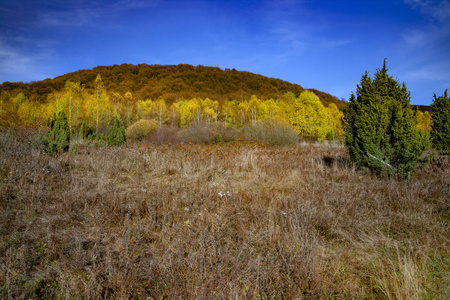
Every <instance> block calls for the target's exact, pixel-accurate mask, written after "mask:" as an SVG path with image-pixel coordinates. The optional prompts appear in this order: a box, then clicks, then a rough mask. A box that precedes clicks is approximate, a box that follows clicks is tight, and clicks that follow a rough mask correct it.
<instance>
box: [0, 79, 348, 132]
mask: <svg viewBox="0 0 450 300" xmlns="http://www.w3.org/2000/svg"><path fill="white" fill-rule="evenodd" d="M106 86H107V85H106V84H105V83H104V81H103V79H102V77H101V76H100V74H98V75H97V77H96V78H95V80H94V83H93V88H92V89H86V88H85V87H84V86H83V85H81V83H80V82H73V81H70V80H68V81H67V82H66V83H65V85H64V87H63V89H62V90H61V91H57V92H53V93H51V94H49V95H48V97H47V100H46V101H44V102H42V103H41V102H36V101H31V100H30V99H28V98H27V97H26V96H25V95H24V94H23V93H19V94H17V95H16V96H15V97H11V96H10V95H8V94H7V93H5V92H2V94H1V95H2V102H1V111H0V117H1V120H2V123H3V126H7V125H8V123H9V124H11V123H14V122H16V123H20V124H23V125H30V126H32V125H39V124H44V123H45V122H46V120H47V119H48V118H49V117H51V116H52V115H53V114H54V113H55V112H58V113H59V112H64V113H65V115H66V117H67V122H68V126H69V130H70V132H71V133H72V134H74V133H76V132H78V131H79V130H80V128H81V126H82V124H83V122H84V123H86V124H88V125H90V126H93V127H95V132H96V134H98V133H107V131H108V129H109V127H110V125H111V124H112V122H113V120H114V116H115V115H116V114H117V115H119V116H120V118H121V119H122V120H123V122H124V126H125V127H128V126H130V125H132V124H133V123H135V122H137V121H138V120H141V119H154V120H156V121H157V124H158V126H163V125H170V126H177V127H187V126H190V125H193V124H197V123H205V124H210V123H213V122H222V123H223V124H225V125H227V126H235V127H243V126H246V125H247V124H250V123H251V122H255V121H257V120H261V119H266V118H275V117H276V118H279V119H283V120H286V121H287V122H289V123H290V124H291V125H292V127H293V128H294V129H295V130H296V131H297V132H298V134H299V135H300V136H302V137H304V138H308V139H318V140H325V139H326V138H328V139H334V138H336V137H339V136H342V133H343V132H342V122H341V119H342V112H341V111H340V110H339V108H338V106H337V105H336V104H334V103H330V104H329V105H328V106H324V105H323V103H322V102H321V101H320V99H319V97H318V96H317V95H316V94H315V93H314V92H312V91H309V90H303V91H301V92H300V93H299V94H298V95H295V94H294V93H293V92H287V93H285V94H283V95H281V96H280V97H277V98H275V99H273V98H270V99H266V100H263V99H261V98H258V97H257V96H256V95H251V96H250V97H249V98H248V99H245V98H244V99H241V100H240V101H238V100H232V101H223V102H219V101H218V100H212V99H210V98H208V97H206V98H199V97H195V98H191V99H182V100H178V101H174V102H172V103H170V102H169V101H166V99H163V98H159V99H156V100H152V99H145V100H140V99H139V98H138V97H136V96H135V95H134V94H133V93H132V92H130V91H127V92H126V93H124V94H120V93H118V92H110V91H108V90H107V88H106Z"/></svg>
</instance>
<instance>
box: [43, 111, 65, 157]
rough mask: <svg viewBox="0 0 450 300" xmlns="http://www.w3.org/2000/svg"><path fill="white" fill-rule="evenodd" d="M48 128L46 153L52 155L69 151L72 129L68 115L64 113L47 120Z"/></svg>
mask: <svg viewBox="0 0 450 300" xmlns="http://www.w3.org/2000/svg"><path fill="white" fill-rule="evenodd" d="M47 126H48V127H49V130H48V132H47V137H46V141H45V148H46V151H47V152H48V153H50V154H53V153H60V152H65V151H69V145H70V129H69V122H68V121H67V116H66V114H65V113H64V112H63V111H62V112H59V113H55V114H53V118H52V117H50V118H49V119H48V120H47Z"/></svg>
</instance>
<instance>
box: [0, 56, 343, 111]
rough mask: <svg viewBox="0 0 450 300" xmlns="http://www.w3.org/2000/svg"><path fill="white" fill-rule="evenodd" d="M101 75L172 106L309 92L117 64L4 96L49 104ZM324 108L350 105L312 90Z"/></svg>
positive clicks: (225, 75) (270, 82) (268, 81)
mask: <svg viewBox="0 0 450 300" xmlns="http://www.w3.org/2000/svg"><path fill="white" fill-rule="evenodd" d="M98 74H100V75H101V77H102V80H103V82H104V85H105V88H106V90H107V91H108V92H118V93H121V94H122V95H123V94H125V93H126V92H127V91H131V92H132V93H133V95H134V98H137V99H158V98H160V97H161V98H164V99H165V100H166V101H167V102H169V103H170V102H172V101H175V100H179V99H191V98H194V97H200V98H206V97H208V98H211V99H214V100H218V101H220V102H222V101H225V100H238V101H240V100H245V99H249V98H250V96H251V95H256V96H258V98H260V99H269V98H273V99H277V98H279V97H280V96H281V95H283V94H284V93H286V92H292V93H294V94H295V95H298V94H300V93H301V92H302V91H303V90H304V88H303V87H301V86H300V85H298V84H292V83H289V82H287V81H283V80H281V79H275V78H269V77H265V76H262V75H258V74H253V73H250V72H246V71H237V70H235V69H232V70H230V69H225V70H222V69H220V68H217V67H205V66H192V65H186V64H180V65H147V64H139V65H131V64H122V65H113V66H98V67H96V68H94V69H92V70H79V71H76V72H72V73H67V74H65V75H62V76H58V77H55V78H54V79H45V80H42V81H37V82H31V83H20V82H15V83H10V82H5V83H3V84H2V85H1V86H0V89H1V90H2V91H7V92H9V93H10V94H11V95H15V94H17V93H19V92H23V93H24V94H25V95H26V96H27V97H28V98H29V99H30V100H33V101H37V102H44V101H46V99H47V96H48V95H49V94H51V93H53V92H55V91H59V90H62V89H63V88H64V84H65V82H66V81H67V80H70V81H73V82H80V83H81V84H82V85H84V86H85V88H86V89H89V90H93V89H94V80H95V78H96V77H97V75H98ZM312 91H314V92H315V93H316V94H317V95H318V96H319V98H320V100H321V101H322V102H323V104H324V105H328V104H329V103H335V104H336V105H337V106H338V107H342V106H344V105H345V102H343V101H341V100H338V99H337V98H336V97H334V96H332V95H330V94H327V93H325V92H321V91H317V90H314V89H312Z"/></svg>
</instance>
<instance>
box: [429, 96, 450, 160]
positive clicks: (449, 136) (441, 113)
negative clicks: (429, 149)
mask: <svg viewBox="0 0 450 300" xmlns="http://www.w3.org/2000/svg"><path fill="white" fill-rule="evenodd" d="M431 109H432V110H433V114H432V115H431V119H432V120H433V125H431V128H432V129H431V141H432V143H433V147H434V148H435V149H436V150H441V151H449V150H450V99H449V98H448V95H447V90H445V92H444V95H443V96H440V97H437V96H436V94H434V100H433V104H431Z"/></svg>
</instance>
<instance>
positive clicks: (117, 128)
mask: <svg viewBox="0 0 450 300" xmlns="http://www.w3.org/2000/svg"><path fill="white" fill-rule="evenodd" d="M125 143H126V138H125V126H124V125H123V121H122V118H121V117H120V115H119V114H116V115H115V116H114V124H113V126H112V127H111V128H110V129H109V132H108V146H121V145H123V144H125Z"/></svg>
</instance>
